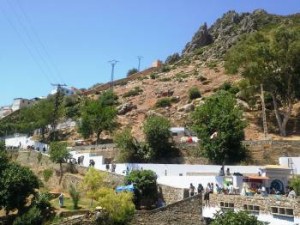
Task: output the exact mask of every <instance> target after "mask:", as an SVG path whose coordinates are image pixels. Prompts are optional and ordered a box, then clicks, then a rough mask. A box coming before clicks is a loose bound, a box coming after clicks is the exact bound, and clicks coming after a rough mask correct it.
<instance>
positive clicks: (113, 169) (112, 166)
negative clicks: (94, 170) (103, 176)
mask: <svg viewBox="0 0 300 225" xmlns="http://www.w3.org/2000/svg"><path fill="white" fill-rule="evenodd" d="M116 167H117V165H116V164H115V163H112V164H111V167H110V165H109V164H106V165H105V169H106V171H109V169H111V172H112V173H114V172H116Z"/></svg>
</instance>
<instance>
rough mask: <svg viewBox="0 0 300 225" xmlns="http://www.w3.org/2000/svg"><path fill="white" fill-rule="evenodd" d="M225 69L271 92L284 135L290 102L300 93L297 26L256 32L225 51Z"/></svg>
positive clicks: (298, 31)
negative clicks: (226, 52)
mask: <svg viewBox="0 0 300 225" xmlns="http://www.w3.org/2000/svg"><path fill="white" fill-rule="evenodd" d="M225 68H226V70H227V71H228V72H229V73H236V72H238V71H240V72H241V74H242V76H243V77H245V78H246V79H248V80H249V81H250V83H251V84H252V85H256V86H259V85H260V84H263V87H264V90H265V91H267V92H269V93H270V94H271V96H272V100H273V106H274V113H275V116H276V120H277V124H278V128H279V131H280V135H282V136H286V125H287V122H288V120H289V119H290V116H291V112H292V109H293V103H294V102H295V101H296V100H297V99H298V98H299V97H300V89H299V85H300V30H299V28H298V27H297V26H295V27H293V25H290V26H287V25H285V26H281V27H279V28H276V29H273V30H269V31H265V32H256V33H254V34H253V35H250V36H249V37H248V38H244V39H243V40H242V41H240V42H239V43H238V44H237V45H236V46H234V47H233V48H232V49H231V50H230V52H229V53H228V55H227V59H226V63H225Z"/></svg>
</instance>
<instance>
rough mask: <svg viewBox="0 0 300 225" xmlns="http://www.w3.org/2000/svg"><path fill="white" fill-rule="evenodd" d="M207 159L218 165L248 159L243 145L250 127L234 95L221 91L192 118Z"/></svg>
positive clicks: (198, 108) (207, 101)
mask: <svg viewBox="0 0 300 225" xmlns="http://www.w3.org/2000/svg"><path fill="white" fill-rule="evenodd" d="M191 119H192V129H193V130H194V131H195V132H196V133H197V136H198V138H199V139H200V140H201V141H200V146H201V148H202V150H203V153H204V156H206V157H207V158H209V159H210V160H211V161H213V162H214V163H219V164H222V163H234V162H239V161H240V160H242V159H243V158H244V157H245V149H244V147H243V146H242V144H241V141H242V140H243V139H244V130H243V129H244V128H245V126H246V124H245V122H244V121H243V118H242V111H241V110H240V109H239V108H238V107H237V106H236V101H235V99H234V97H233V96H232V94H230V93H228V92H226V91H219V92H217V93H216V94H214V95H213V96H211V97H209V98H208V99H207V100H206V101H205V103H204V104H203V105H202V106H198V107H197V108H196V109H195V111H194V112H193V113H192V115H191Z"/></svg>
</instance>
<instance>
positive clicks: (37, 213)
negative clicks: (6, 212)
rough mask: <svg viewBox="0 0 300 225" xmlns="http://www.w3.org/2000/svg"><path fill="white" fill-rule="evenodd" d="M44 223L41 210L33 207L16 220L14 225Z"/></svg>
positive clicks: (37, 224)
mask: <svg viewBox="0 0 300 225" xmlns="http://www.w3.org/2000/svg"><path fill="white" fill-rule="evenodd" d="M42 222H43V215H42V213H41V210H39V209H38V208H37V207H36V206H33V207H31V208H30V209H29V210H28V211H27V212H25V213H24V214H23V215H21V216H19V217H17V218H16V219H15V220H14V223H13V225H40V224H42Z"/></svg>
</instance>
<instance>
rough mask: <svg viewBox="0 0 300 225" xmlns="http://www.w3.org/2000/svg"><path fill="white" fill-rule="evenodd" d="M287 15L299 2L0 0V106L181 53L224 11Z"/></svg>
mask: <svg viewBox="0 0 300 225" xmlns="http://www.w3.org/2000/svg"><path fill="white" fill-rule="evenodd" d="M258 8H260V9H265V10H267V11H268V12H269V13H275V14H280V15H287V14H293V13H298V12H300V1H299V0H248V1H246V0H206V1H204V0H163V1H159V0H152V1H141V0H126V1H125V0H84V1H82V0H42V1H41V0H0V30H1V35H0V106H3V105H8V104H11V103H12V100H13V99H14V98H17V97H23V98H33V97H38V96H45V95H47V94H48V93H49V92H50V90H51V89H52V86H51V83H66V84H67V85H69V86H74V87H77V88H88V87H90V86H92V85H93V84H95V83H100V82H108V81H109V80H110V76H111V65H110V64H109V63H108V61H109V60H112V59H116V60H118V61H119V63H118V64H116V67H115V79H118V78H123V77H125V76H126V73H127V71H128V70H129V69H131V68H133V67H137V66H138V58H137V57H138V56H143V58H142V60H141V69H144V68H147V67H149V66H150V65H151V63H152V62H153V61H154V60H155V59H161V60H165V59H166V57H167V56H168V55H170V54H172V53H175V52H181V50H182V49H183V48H184V46H185V44H186V43H187V42H188V41H190V40H191V38H192V36H193V34H194V33H195V32H196V31H197V29H198V28H199V26H200V25H202V24H203V23H204V22H207V24H208V25H209V26H210V25H211V24H212V23H213V22H214V21H215V20H216V19H217V18H219V17H221V16H222V15H223V13H225V12H227V11H228V10H236V11H237V12H252V11H253V10H255V9H258Z"/></svg>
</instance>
